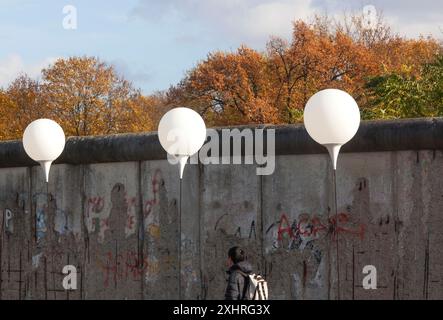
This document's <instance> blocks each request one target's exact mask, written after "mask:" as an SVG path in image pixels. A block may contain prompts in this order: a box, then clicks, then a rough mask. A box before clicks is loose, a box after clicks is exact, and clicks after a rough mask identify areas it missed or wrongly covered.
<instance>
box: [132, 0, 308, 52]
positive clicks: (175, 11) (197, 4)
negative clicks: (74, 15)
mask: <svg viewBox="0 0 443 320" xmlns="http://www.w3.org/2000/svg"><path fill="white" fill-rule="evenodd" d="M311 2H312V0H280V1H272V0H224V1H220V0H206V1H202V0H166V1H161V2H158V1H152V0H139V3H138V5H137V6H136V7H135V8H134V9H133V10H132V11H131V14H130V15H131V17H138V18H142V19H144V20H146V21H148V22H156V23H157V22H158V21H159V20H162V21H163V22H165V21H171V20H175V21H176V22H178V23H179V24H183V23H193V24H199V25H200V26H201V27H202V28H203V29H204V30H205V32H208V33H211V34H212V35H214V33H215V35H216V36H217V35H218V36H220V35H222V36H224V37H226V38H228V39H232V40H234V41H239V40H240V41H241V42H244V41H247V42H248V43H252V44H260V45H263V44H264V42H265V41H266V40H267V39H268V38H269V36H270V35H277V36H284V37H289V36H290V34H291V31H292V24H291V23H292V21H294V20H296V19H299V18H307V17H309V16H311V15H312V14H313V13H314V11H313V8H311Z"/></svg>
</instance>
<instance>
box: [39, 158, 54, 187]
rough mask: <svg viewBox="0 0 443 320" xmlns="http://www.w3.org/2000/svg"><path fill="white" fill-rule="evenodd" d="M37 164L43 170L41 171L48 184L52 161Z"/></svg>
mask: <svg viewBox="0 0 443 320" xmlns="http://www.w3.org/2000/svg"><path fill="white" fill-rule="evenodd" d="M39 162H40V165H41V166H42V168H43V171H44V172H45V179H46V182H48V181H49V170H50V169H51V164H52V161H39Z"/></svg>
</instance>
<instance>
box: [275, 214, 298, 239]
mask: <svg viewBox="0 0 443 320" xmlns="http://www.w3.org/2000/svg"><path fill="white" fill-rule="evenodd" d="M283 222H285V225H286V226H285V227H284V228H283V227H282V226H283ZM285 233H287V234H288V235H289V238H291V239H293V238H294V234H293V233H292V227H291V225H290V224H289V222H288V218H287V217H286V214H284V213H283V214H282V215H281V218H280V224H279V225H278V237H277V239H278V241H282V240H283V234H285Z"/></svg>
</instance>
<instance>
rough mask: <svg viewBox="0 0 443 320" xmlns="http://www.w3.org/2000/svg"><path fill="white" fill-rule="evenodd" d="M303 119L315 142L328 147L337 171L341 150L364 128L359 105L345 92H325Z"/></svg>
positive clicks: (311, 101) (310, 104) (308, 106)
mask: <svg viewBox="0 0 443 320" xmlns="http://www.w3.org/2000/svg"><path fill="white" fill-rule="evenodd" d="M303 119H304V123H305V127H306V130H307V131H308V133H309V135H310V136H311V137H312V139H314V140H315V141H317V142H318V143H320V144H322V145H324V146H325V147H326V148H328V151H329V153H330V154H331V157H332V161H333V164H334V169H335V168H336V163H337V157H338V152H339V150H340V147H341V146H342V145H344V144H345V143H346V142H348V141H349V140H351V139H352V137H353V136H354V135H355V134H356V133H357V130H358V127H359V126H360V111H359V109H358V105H357V102H355V100H354V98H352V96H350V95H349V94H348V93H346V92H344V91H342V90H338V89H325V90H322V91H319V92H317V93H316V94H314V95H313V96H312V97H311V98H310V99H309V100H308V102H307V103H306V107H305V110H304V116H303Z"/></svg>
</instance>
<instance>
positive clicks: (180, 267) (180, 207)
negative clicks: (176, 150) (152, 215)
mask: <svg viewBox="0 0 443 320" xmlns="http://www.w3.org/2000/svg"><path fill="white" fill-rule="evenodd" d="M183 167H184V166H183ZM181 240H182V179H181V177H180V201H179V211H178V299H179V300H181V298H182V283H181V282H182V281H181V280H182V278H181V272H182V266H181V264H182V254H181V253H182V241H181Z"/></svg>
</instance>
